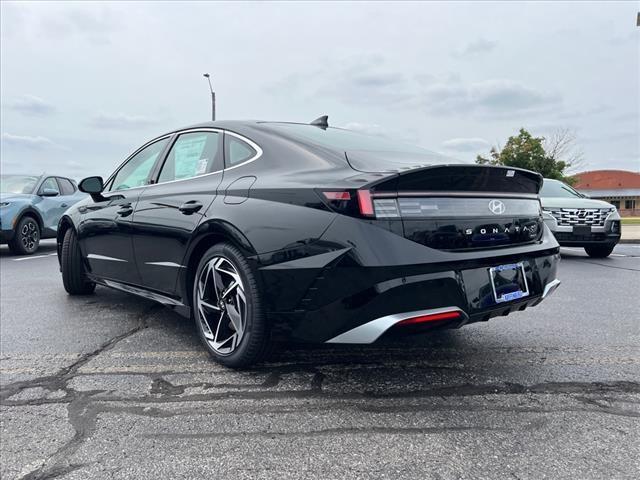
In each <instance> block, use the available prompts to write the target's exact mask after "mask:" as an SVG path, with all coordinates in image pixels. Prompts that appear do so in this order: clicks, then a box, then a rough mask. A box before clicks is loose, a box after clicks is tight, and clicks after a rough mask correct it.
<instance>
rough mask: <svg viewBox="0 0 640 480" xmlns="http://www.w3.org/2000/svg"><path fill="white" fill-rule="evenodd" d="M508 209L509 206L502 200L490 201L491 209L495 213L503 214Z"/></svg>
mask: <svg viewBox="0 0 640 480" xmlns="http://www.w3.org/2000/svg"><path fill="white" fill-rule="evenodd" d="M506 209H507V207H506V206H505V204H504V203H502V202H501V201H500V200H491V201H490V202H489V210H491V213H493V214H494V215H502V214H503V213H504V211H505V210H506Z"/></svg>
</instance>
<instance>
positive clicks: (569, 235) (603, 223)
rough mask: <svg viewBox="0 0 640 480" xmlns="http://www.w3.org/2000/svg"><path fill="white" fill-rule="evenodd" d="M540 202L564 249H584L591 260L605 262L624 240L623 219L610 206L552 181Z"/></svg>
mask: <svg viewBox="0 0 640 480" xmlns="http://www.w3.org/2000/svg"><path fill="white" fill-rule="evenodd" d="M540 202H541V203H542V211H543V217H544V222H545V223H546V224H547V226H548V227H549V229H550V230H551V231H552V232H553V234H554V235H555V237H556V240H557V241H558V243H559V244H560V245H562V246H566V247H584V249H585V251H586V252H587V254H588V255H589V256H590V257H597V258H603V257H608V256H609V254H610V253H611V252H612V251H613V248H614V247H615V246H616V244H617V243H618V241H619V240H620V215H619V214H618V211H617V210H616V207H614V206H613V205H611V204H610V203H607V202H603V201H602V200H594V199H591V198H589V197H587V196H586V195H583V194H582V193H580V192H577V191H576V190H574V189H573V188H571V187H570V186H569V185H566V184H564V183H562V182H560V181H558V180H551V179H549V178H545V179H544V184H543V185H542V189H541V190H540Z"/></svg>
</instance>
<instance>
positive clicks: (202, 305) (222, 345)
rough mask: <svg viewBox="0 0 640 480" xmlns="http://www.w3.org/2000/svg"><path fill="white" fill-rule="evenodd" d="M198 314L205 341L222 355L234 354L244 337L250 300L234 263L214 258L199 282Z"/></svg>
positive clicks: (221, 258)
mask: <svg viewBox="0 0 640 480" xmlns="http://www.w3.org/2000/svg"><path fill="white" fill-rule="evenodd" d="M197 289H198V290H197V294H196V300H197V313H196V315H197V316H198V321H199V322H200V325H201V327H202V332H203V334H204V338H205V340H206V341H207V343H208V344H209V346H210V347H211V348H212V349H213V350H214V351H215V352H216V353H218V354H220V355H230V354H231V353H233V352H234V351H235V350H236V348H237V347H238V345H240V342H241V341H242V338H243V337H244V334H245V330H246V325H247V323H246V322H247V301H246V296H245V291H244V285H243V283H242V279H241V278H240V274H239V273H238V270H237V269H236V268H235V266H234V265H233V263H231V261H229V260H228V259H226V258H224V257H213V258H212V259H211V260H209V261H208V262H207V264H206V265H205V266H204V268H203V269H202V273H201V274H200V277H199V278H198V283H197Z"/></svg>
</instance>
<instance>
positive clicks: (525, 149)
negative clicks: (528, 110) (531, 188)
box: [476, 128, 573, 183]
mask: <svg viewBox="0 0 640 480" xmlns="http://www.w3.org/2000/svg"><path fill="white" fill-rule="evenodd" d="M476 163H478V164H480V165H504V166H507V167H517V168H525V169H527V170H533V171H534V172H538V173H539V174H540V175H542V176H543V177H545V178H554V179H556V180H562V181H563V182H567V183H573V179H572V178H571V177H570V176H569V175H567V174H566V172H565V171H566V170H567V168H569V166H570V165H569V163H567V162H565V161H563V160H559V159H558V158H556V156H555V155H554V154H553V151H550V152H547V151H546V150H545V138H544V137H534V136H533V135H531V134H530V133H529V132H528V131H526V130H525V129H524V128H521V129H520V132H519V133H518V135H517V136H511V137H509V139H508V140H507V143H506V144H505V146H504V147H503V148H502V149H499V148H496V147H492V148H491V151H490V152H489V158H485V157H483V156H481V155H478V156H477V157H476Z"/></svg>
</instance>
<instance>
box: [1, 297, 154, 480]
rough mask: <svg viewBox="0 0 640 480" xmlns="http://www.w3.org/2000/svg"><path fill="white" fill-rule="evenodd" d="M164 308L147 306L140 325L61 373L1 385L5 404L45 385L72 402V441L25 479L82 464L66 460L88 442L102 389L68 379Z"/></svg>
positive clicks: (46, 476)
mask: <svg viewBox="0 0 640 480" xmlns="http://www.w3.org/2000/svg"><path fill="white" fill-rule="evenodd" d="M160 308H161V307H160V306H159V305H151V306H150V307H149V308H147V309H145V310H143V311H142V312H141V313H140V315H139V316H138V321H139V323H140V324H139V325H138V326H137V327H135V328H132V329H130V330H127V331H126V332H124V333H122V334H120V335H116V336H115V337H113V338H111V339H109V340H108V341H106V342H105V343H103V344H102V345H100V346H99V347H98V348H97V349H95V350H93V351H92V352H89V353H85V354H83V355H81V356H80V358H79V359H78V360H76V361H75V362H73V363H72V364H70V365H68V366H66V367H63V368H61V369H60V370H59V371H58V372H57V373H55V374H53V375H47V376H43V377H38V378H34V379H31V380H25V381H19V382H13V383H9V384H7V385H4V386H3V387H2V389H0V402H1V403H2V404H3V405H5V404H9V405H10V404H11V402H7V399H8V398H10V397H11V396H13V395H16V394H18V393H20V392H22V391H23V390H25V389H28V388H35V387H41V388H43V389H45V390H48V391H50V392H56V391H58V390H61V391H63V392H65V396H64V397H60V398H58V399H56V400H57V401H58V402H59V403H68V406H67V412H68V413H67V414H68V420H69V423H70V424H71V426H72V427H73V429H74V431H75V434H74V436H73V437H72V438H71V439H70V440H69V441H68V442H66V443H65V444H64V445H62V446H61V447H60V448H58V449H57V450H56V451H55V452H54V453H53V454H51V455H50V456H49V457H48V458H46V459H45V460H44V461H43V462H42V465H41V466H40V467H39V468H37V469H35V470H33V471H31V472H29V473H27V474H26V475H24V476H23V477H22V479H23V480H36V479H37V480H42V479H50V478H55V477H57V476H60V475H64V474H66V473H69V472H71V471H73V470H76V469H78V468H81V467H82V465H79V466H77V465H70V464H65V462H64V461H65V459H66V458H68V457H69V456H70V455H71V454H72V453H73V452H75V451H76V450H77V449H78V448H79V447H80V445H81V444H82V442H84V440H85V439H86V438H87V435H88V434H89V432H90V431H92V429H91V428H90V423H91V422H87V421H86V420H87V418H86V417H87V416H89V417H90V418H91V417H92V415H88V413H89V412H90V411H91V409H92V405H91V396H93V395H95V394H96V393H99V392H100V391H95V390H94V391H85V392H79V391H76V390H74V389H72V388H69V387H68V383H69V381H71V380H72V379H73V378H74V377H75V376H76V373H77V372H78V370H79V369H80V368H81V367H82V366H83V365H85V364H87V363H88V362H90V361H91V360H93V359H94V358H96V357H97V356H98V355H100V354H101V353H104V352H106V351H108V350H110V349H112V348H113V347H115V346H116V345H117V344H118V343H119V342H121V341H122V340H124V339H126V338H128V337H130V336H132V335H135V334H136V333H138V332H140V331H141V330H143V329H145V328H147V326H148V325H147V321H146V319H147V317H148V316H149V315H151V314H152V313H153V312H155V311H156V310H159V309H160Z"/></svg>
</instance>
